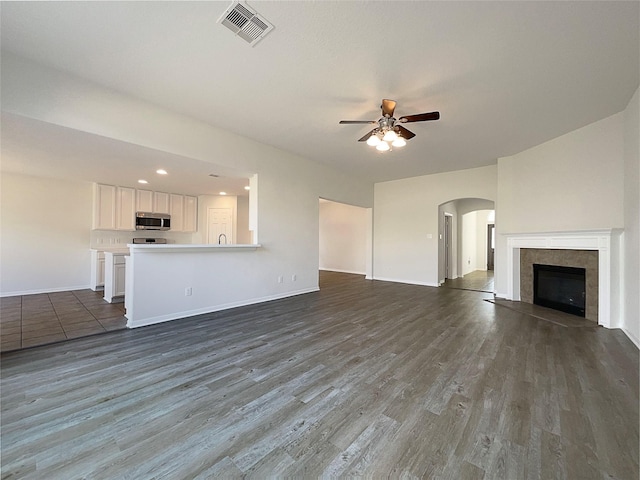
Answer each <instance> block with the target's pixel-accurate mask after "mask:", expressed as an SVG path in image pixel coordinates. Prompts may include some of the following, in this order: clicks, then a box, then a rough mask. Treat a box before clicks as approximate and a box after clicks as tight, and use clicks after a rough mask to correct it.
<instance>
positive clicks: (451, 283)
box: [442, 270, 493, 293]
mask: <svg viewBox="0 0 640 480" xmlns="http://www.w3.org/2000/svg"><path fill="white" fill-rule="evenodd" d="M442 286H443V287H446V288H457V289H460V290H476V291H478V292H486V293H493V270H475V271H473V272H470V273H467V274H466V275H464V276H462V277H459V278H454V279H449V278H448V279H446V280H445V282H444V283H443V284H442Z"/></svg>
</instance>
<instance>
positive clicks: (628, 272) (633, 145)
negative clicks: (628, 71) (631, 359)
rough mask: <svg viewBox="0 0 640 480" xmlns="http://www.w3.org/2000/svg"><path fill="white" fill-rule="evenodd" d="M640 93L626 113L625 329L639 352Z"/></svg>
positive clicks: (634, 97)
mask: <svg viewBox="0 0 640 480" xmlns="http://www.w3.org/2000/svg"><path fill="white" fill-rule="evenodd" d="M639 92H640V89H639V90H636V93H635V95H634V96H633V98H632V99H631V101H630V102H629V105H628V106H627V108H626V110H625V112H624V236H623V242H624V246H623V251H622V254H623V258H624V261H623V262H622V264H623V267H624V287H623V288H624V292H623V299H624V302H623V319H624V320H623V322H622V328H623V329H624V331H625V332H626V334H627V335H628V336H629V338H631V339H632V340H633V341H634V343H635V344H636V345H637V346H638V347H639V348H640V93H639Z"/></svg>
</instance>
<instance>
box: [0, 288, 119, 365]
mask: <svg viewBox="0 0 640 480" xmlns="http://www.w3.org/2000/svg"><path fill="white" fill-rule="evenodd" d="M102 296H103V292H102V291H98V292H94V291H93V290H88V289H87V290H75V291H68V292H55V293H42V294H36V295H24V296H18V297H4V298H0V340H1V342H0V351H2V352H6V351H9V350H19V349H21V348H27V347H33V346H36V345H44V344H47V343H54V342H60V341H63V340H68V339H72V338H78V337H86V336H89V335H94V334H96V333H104V332H107V331H110V330H120V329H124V328H126V323H127V319H126V318H125V317H124V304H123V303H107V302H106V301H105V300H104V299H103V298H102Z"/></svg>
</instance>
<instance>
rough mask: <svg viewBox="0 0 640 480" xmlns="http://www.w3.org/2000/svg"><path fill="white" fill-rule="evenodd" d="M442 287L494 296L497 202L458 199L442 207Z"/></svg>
mask: <svg viewBox="0 0 640 480" xmlns="http://www.w3.org/2000/svg"><path fill="white" fill-rule="evenodd" d="M438 228H439V241H438V281H439V284H440V285H441V286H447V287H452V288H463V289H469V290H480V291H486V292H491V293H493V291H494V287H493V251H494V250H493V248H494V238H495V237H494V231H495V203H494V201H493V200H488V199H483V198H457V199H453V200H450V201H448V202H445V203H442V204H440V205H439V206H438Z"/></svg>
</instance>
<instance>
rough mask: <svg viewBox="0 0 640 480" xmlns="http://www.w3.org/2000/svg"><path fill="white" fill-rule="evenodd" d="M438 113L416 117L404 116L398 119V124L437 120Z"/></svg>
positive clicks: (421, 114)
mask: <svg viewBox="0 0 640 480" xmlns="http://www.w3.org/2000/svg"><path fill="white" fill-rule="evenodd" d="M439 118H440V112H429V113H418V114H416V115H406V116H404V117H400V118H399V119H398V121H399V122H402V123H408V122H426V121H427V120H438V119H439Z"/></svg>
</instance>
